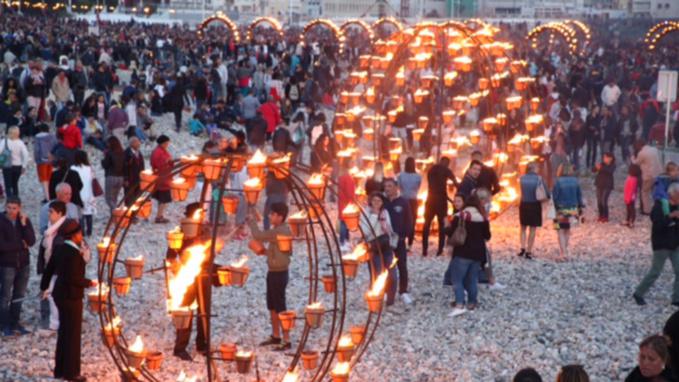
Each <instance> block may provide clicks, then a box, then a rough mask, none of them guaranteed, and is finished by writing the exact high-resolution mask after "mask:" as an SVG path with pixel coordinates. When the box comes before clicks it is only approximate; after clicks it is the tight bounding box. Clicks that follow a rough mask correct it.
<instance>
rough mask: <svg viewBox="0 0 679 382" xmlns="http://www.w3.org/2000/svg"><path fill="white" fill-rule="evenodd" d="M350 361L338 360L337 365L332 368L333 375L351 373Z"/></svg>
mask: <svg viewBox="0 0 679 382" xmlns="http://www.w3.org/2000/svg"><path fill="white" fill-rule="evenodd" d="M350 370H351V369H350V367H349V362H338V363H337V365H335V367H334V368H333V369H332V374H333V375H349V371H350Z"/></svg>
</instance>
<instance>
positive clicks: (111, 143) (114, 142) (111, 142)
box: [106, 135, 123, 152]
mask: <svg viewBox="0 0 679 382" xmlns="http://www.w3.org/2000/svg"><path fill="white" fill-rule="evenodd" d="M106 147H107V148H108V149H109V150H110V151H112V152H120V151H123V145H121V144H120V140H119V139H118V138H117V137H116V136H114V135H111V136H110V137H108V139H107V140H106Z"/></svg>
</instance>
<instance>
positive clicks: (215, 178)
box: [88, 151, 394, 382]
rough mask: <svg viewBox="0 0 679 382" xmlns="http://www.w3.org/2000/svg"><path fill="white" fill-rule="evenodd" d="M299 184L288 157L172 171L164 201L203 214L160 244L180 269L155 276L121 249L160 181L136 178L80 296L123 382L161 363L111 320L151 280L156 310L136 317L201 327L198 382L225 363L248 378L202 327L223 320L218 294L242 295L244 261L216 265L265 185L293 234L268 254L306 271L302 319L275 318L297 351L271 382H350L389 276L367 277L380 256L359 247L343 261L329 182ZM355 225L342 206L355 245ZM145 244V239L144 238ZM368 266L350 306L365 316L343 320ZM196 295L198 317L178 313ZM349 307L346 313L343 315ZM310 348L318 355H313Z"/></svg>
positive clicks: (197, 164)
mask: <svg viewBox="0 0 679 382" xmlns="http://www.w3.org/2000/svg"><path fill="white" fill-rule="evenodd" d="M246 172H247V175H245V173H246ZM302 173H304V171H297V170H295V171H292V170H291V165H290V155H283V154H281V155H277V156H270V157H266V156H265V155H263V154H262V153H261V152H259V151H257V152H256V153H255V154H254V155H252V156H248V155H244V154H218V155H201V156H195V155H191V156H184V157H181V158H180V159H178V160H174V162H173V163H172V170H171V172H170V173H167V174H163V175H165V176H169V177H174V178H173V180H172V182H171V194H172V198H173V200H174V201H175V202H177V203H182V202H186V201H188V200H195V201H197V202H198V203H199V204H200V206H201V207H202V208H201V209H199V210H197V212H196V213H195V214H194V215H193V216H190V217H187V218H185V219H183V220H182V221H181V223H180V225H179V226H178V227H177V228H175V229H173V230H171V231H169V232H167V236H166V242H167V247H168V248H169V250H170V251H176V252H178V257H177V258H176V259H175V260H174V261H164V262H159V263H158V264H150V263H149V260H147V259H144V258H142V257H138V256H134V255H135V254H133V253H129V252H128V251H127V249H126V246H125V244H126V239H130V237H133V239H134V236H135V235H134V231H135V230H137V229H138V227H140V225H139V224H138V223H137V222H138V221H139V220H140V219H145V218H148V217H149V216H150V215H151V212H152V211H151V210H152V202H151V199H150V198H151V193H152V191H153V190H154V188H155V187H156V186H157V184H158V182H159V176H158V174H154V173H152V172H151V171H144V172H142V173H141V186H140V188H139V189H138V190H137V193H136V195H135V196H134V198H133V199H131V200H130V204H129V206H125V205H124V204H121V205H120V206H119V207H118V208H117V209H116V210H115V211H114V213H113V214H112V217H111V220H110V221H109V223H108V225H107V227H106V230H105V233H104V239H102V241H101V242H100V243H99V244H98V245H97V249H98V254H99V262H98V280H99V282H100V287H99V288H98V289H97V290H96V291H94V292H92V293H90V294H89V296H88V301H89V308H90V310H92V311H93V312H95V313H97V314H98V315H99V322H100V324H101V334H102V339H103V342H104V344H105V345H106V347H107V349H108V351H109V353H110V356H111V358H112V360H113V361H114V362H115V364H116V366H117V367H118V369H119V370H120V372H121V374H122V375H123V377H124V378H125V379H126V380H134V381H137V380H143V381H160V380H161V379H160V378H158V377H157V376H156V375H155V373H156V370H158V369H159V368H161V367H162V366H161V363H162V353H159V352H157V351H152V350H149V349H146V348H145V347H144V344H143V340H142V338H141V336H137V339H136V340H135V341H134V342H132V341H131V339H130V338H127V337H126V333H125V331H126V330H127V326H123V324H125V323H126V321H125V315H124V314H123V309H118V308H117V306H118V305H121V304H122V303H124V301H122V302H121V301H120V300H125V299H131V298H133V296H132V294H130V291H131V289H134V288H135V287H137V284H139V283H141V282H140V280H141V279H143V278H154V277H155V278H157V279H158V280H156V281H157V282H156V284H158V285H164V287H165V295H166V301H165V304H156V305H155V306H154V305H152V304H146V305H145V306H144V309H145V311H146V312H149V313H150V312H152V311H158V310H165V309H167V313H168V314H169V317H168V321H170V320H171V321H172V323H173V325H174V326H175V328H176V329H186V328H190V325H191V319H192V318H195V319H197V320H199V325H200V326H201V328H202V331H203V333H205V339H206V342H207V347H208V349H209V350H208V351H207V353H206V357H205V370H206V372H205V376H204V377H203V378H204V379H203V380H207V381H216V380H221V379H219V373H220V372H221V371H224V370H226V367H227V366H226V365H228V364H231V363H235V364H236V368H235V369H236V371H237V372H238V373H240V374H245V373H248V372H250V370H251V369H253V367H252V363H253V362H255V363H256V357H255V354H254V352H253V350H252V349H247V348H246V349H238V348H237V346H238V345H236V344H234V343H221V344H219V346H217V342H216V340H217V339H218V338H220V337H219V336H222V335H223V334H224V333H215V332H216V330H214V326H213V325H212V322H213V320H214V319H215V317H219V316H220V315H221V314H222V313H224V312H221V311H219V310H218V309H213V302H214V301H215V299H216V298H217V297H219V298H223V296H215V295H214V293H215V291H216V289H217V287H229V288H242V287H244V286H246V285H247V280H248V276H249V268H248V266H247V263H246V262H245V260H246V259H245V260H244V259H228V258H229V257H230V256H229V255H228V254H226V253H224V248H225V247H226V245H227V244H228V243H229V241H230V240H231V237H232V235H233V233H234V232H235V230H236V229H237V228H236V227H235V226H234V225H231V224H230V223H229V222H228V220H229V219H230V218H231V217H232V216H234V214H236V212H237V210H238V208H239V207H240V208H248V209H253V208H257V207H256V206H257V202H258V199H259V198H260V194H262V191H263V188H264V184H265V182H266V181H267V179H269V181H272V180H271V179H276V180H278V181H282V182H285V184H286V186H287V187H288V189H289V190H290V196H291V203H290V205H291V206H294V208H291V212H290V215H289V217H288V224H289V225H290V228H291V232H292V234H291V235H290V236H287V235H282V236H281V235H279V236H278V237H277V238H276V242H275V244H274V243H271V244H270V245H277V246H278V248H279V249H280V250H281V251H284V252H285V251H291V250H292V247H293V246H295V247H301V248H303V249H304V250H305V252H306V257H305V259H304V260H305V261H306V262H307V263H308V264H307V265H308V267H307V269H308V275H307V277H306V278H305V282H306V283H308V294H307V296H306V307H305V309H304V310H303V311H301V312H295V311H286V312H281V313H280V315H279V318H280V320H281V324H282V327H283V330H289V331H291V330H297V331H299V343H298V344H297V346H296V348H294V351H293V353H291V354H290V355H291V357H290V362H289V364H288V366H287V367H286V368H285V369H284V370H280V372H281V380H284V381H289V382H291V381H298V380H299V381H301V380H308V381H321V380H322V379H323V378H325V377H326V376H327V375H328V374H330V375H331V376H332V378H333V379H334V380H337V381H347V380H348V378H349V373H350V371H351V370H352V369H353V367H354V366H355V365H356V364H357V363H358V362H359V361H360V359H361V357H362V356H363V355H364V353H365V352H366V350H367V348H368V346H369V344H370V343H371V341H372V339H373V338H374V335H375V332H376V330H377V327H378V325H379V322H380V317H381V312H382V305H383V301H384V293H385V282H386V279H387V272H388V271H389V270H384V271H381V270H378V269H375V267H374V264H373V263H372V262H371V261H369V260H370V259H371V256H375V255H379V254H376V253H374V252H371V251H370V249H369V248H368V246H367V245H366V244H365V242H363V243H359V244H358V245H356V246H355V247H354V248H353V249H352V251H351V252H350V253H344V254H343V253H342V252H341V249H340V245H339V242H338V239H337V234H336V228H335V219H334V216H333V215H332V214H331V212H330V211H329V210H327V209H326V207H325V205H324V203H323V201H324V199H325V194H326V193H328V192H335V191H334V189H333V186H332V182H329V181H328V179H327V177H326V176H325V175H323V174H311V176H310V177H309V178H308V179H306V180H305V179H303V178H302V175H300V174H302ZM236 174H238V175H239V176H241V177H245V176H248V177H249V179H248V180H246V181H244V182H243V183H242V184H240V185H239V184H237V182H236V181H235V175H236ZM199 177H200V178H202V180H203V181H202V187H200V189H199V190H194V188H195V187H196V185H197V184H199V182H198V181H197V179H198V178H199ZM305 177H306V176H305ZM364 215H365V214H364V212H363V210H362V209H361V208H360V206H358V205H356V204H353V203H352V204H351V205H350V208H349V207H348V208H347V209H345V211H343V212H342V213H341V215H340V217H341V219H342V220H343V221H344V222H345V224H346V225H347V227H348V228H349V229H350V230H351V231H355V232H358V235H359V236H361V237H364V234H365V232H363V231H362V229H360V225H359V220H360V219H361V218H362V217H363V216H364ZM139 229H141V228H139ZM370 229H372V227H371V228H370ZM190 238H194V239H193V241H192V243H191V244H190V245H189V246H188V247H187V243H186V241H187V240H189V239H190ZM144 240H150V238H149V237H148V236H145V237H144ZM160 247H161V248H159V250H160V251H162V252H164V251H165V248H164V247H165V246H164V245H161V246H160ZM250 248H251V249H252V250H253V251H255V252H256V253H257V252H261V250H262V248H261V243H259V245H258V244H257V243H252V242H251V244H250ZM378 251H379V249H378ZM300 257H302V258H303V256H296V258H295V261H302V259H300ZM225 260H226V261H231V263H230V265H226V266H218V265H217V263H218V262H223V261H225ZM236 260H238V261H236ZM366 262H367V263H368V264H369V268H370V270H371V272H370V278H369V279H368V280H369V283H370V285H368V286H367V287H366V292H365V294H364V293H362V292H361V293H359V296H360V297H359V298H361V297H362V299H364V300H365V303H366V304H367V309H365V310H363V309H361V311H357V312H352V311H350V301H349V300H350V298H351V295H350V288H354V287H356V282H352V280H353V279H354V278H356V276H357V274H358V270H359V266H360V264H362V263H366ZM393 266H394V264H391V267H393ZM194 283H195V284H196V287H195V289H196V290H197V292H196V294H197V296H196V302H197V306H196V304H195V303H194V304H191V305H189V306H185V305H184V304H185V302H184V301H185V297H186V294H187V293H189V291H188V290H189V288H190V287H191V285H192V284H194ZM146 285H147V286H148V284H146ZM138 288H139V287H138ZM112 291H115V293H112ZM144 294H145V293H142V292H139V293H136V294H135V296H136V297H140V298H141V297H143V295H144ZM140 295H141V296H140ZM354 295H355V294H354ZM234 300H235V301H237V298H236V297H234ZM236 303H237V302H236ZM148 305H151V306H148ZM355 305H356V304H354V303H353V302H352V304H351V306H355ZM361 305H362V304H361ZM139 306H140V305H139V304H137V305H135V309H137V311H133V312H131V313H130V312H126V313H129V314H134V313H137V314H138V313H139V312H138V310H139ZM142 314H143V313H142ZM298 321H300V322H298ZM350 324H352V326H349V325H350ZM124 329H125V330H124ZM130 329H131V330H133V328H130ZM151 335H153V333H144V336H147V338H148V336H151ZM312 346H314V347H317V348H316V349H315V350H314V349H311V347H312ZM333 365H334V366H333Z"/></svg>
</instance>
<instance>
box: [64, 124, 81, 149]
mask: <svg viewBox="0 0 679 382" xmlns="http://www.w3.org/2000/svg"><path fill="white" fill-rule="evenodd" d="M59 132H60V133H61V136H62V137H63V139H62V140H63V143H64V147H66V148H67V149H70V150H73V149H80V148H82V147H83V136H82V133H81V132H80V129H79V128H78V126H77V125H76V124H75V123H72V124H70V125H67V126H66V127H62V128H60V129H59Z"/></svg>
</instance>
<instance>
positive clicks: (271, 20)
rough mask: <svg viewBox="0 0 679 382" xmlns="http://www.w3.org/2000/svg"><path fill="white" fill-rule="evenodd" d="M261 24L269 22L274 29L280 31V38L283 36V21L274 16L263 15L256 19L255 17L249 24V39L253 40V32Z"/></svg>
mask: <svg viewBox="0 0 679 382" xmlns="http://www.w3.org/2000/svg"><path fill="white" fill-rule="evenodd" d="M261 24H269V25H270V26H271V27H272V28H273V29H275V30H276V32H278V36H279V37H280V38H283V27H282V25H281V23H280V22H279V21H278V20H277V19H275V18H273V17H269V16H262V17H258V18H256V19H254V20H253V21H252V22H251V23H250V24H248V29H247V36H246V37H247V40H248V41H252V38H253V32H254V30H255V28H257V27H258V26H259V25H261Z"/></svg>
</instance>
